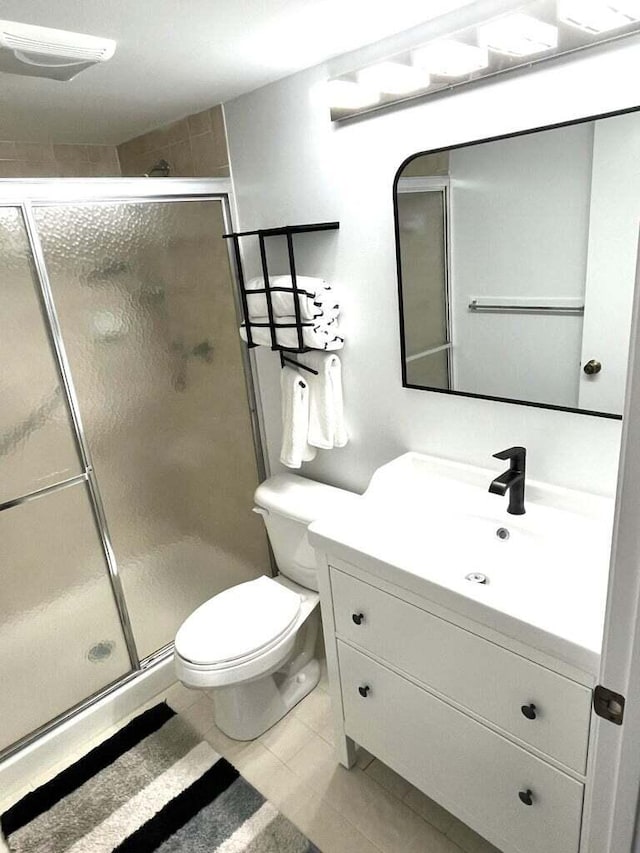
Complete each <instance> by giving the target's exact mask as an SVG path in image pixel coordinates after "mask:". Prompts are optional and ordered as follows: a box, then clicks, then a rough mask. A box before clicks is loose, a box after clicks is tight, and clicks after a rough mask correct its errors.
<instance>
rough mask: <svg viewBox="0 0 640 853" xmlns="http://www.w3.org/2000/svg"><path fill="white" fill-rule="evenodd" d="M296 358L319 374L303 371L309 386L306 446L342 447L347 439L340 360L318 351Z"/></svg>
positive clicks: (328, 448) (327, 448)
mask: <svg viewBox="0 0 640 853" xmlns="http://www.w3.org/2000/svg"><path fill="white" fill-rule="evenodd" d="M296 359H297V360H298V361H299V362H300V363H301V364H306V365H307V367H312V368H313V369H314V370H317V371H318V375H317V376H315V375H314V374H313V373H308V374H307V372H306V371H305V379H306V380H307V381H308V383H309V433H308V441H309V444H311V445H313V447H321V448H323V449H325V450H330V449H331V448H332V447H344V446H345V444H346V443H347V441H348V440H349V436H348V435H347V431H346V428H345V424H344V405H343V400H342V367H341V365H340V359H339V358H338V356H337V355H327V354H325V353H321V352H306V353H300V354H299V355H296Z"/></svg>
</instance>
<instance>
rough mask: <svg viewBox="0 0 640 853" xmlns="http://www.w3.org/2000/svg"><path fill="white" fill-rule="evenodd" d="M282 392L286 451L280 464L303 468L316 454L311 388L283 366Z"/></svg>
mask: <svg viewBox="0 0 640 853" xmlns="http://www.w3.org/2000/svg"><path fill="white" fill-rule="evenodd" d="M280 390H281V392H282V448H281V450H280V461H281V462H282V464H283V465H286V466H287V467H288V468H300V466H301V465H302V463H303V462H309V461H311V459H313V458H314V457H315V455H316V450H315V448H314V447H309V444H308V442H307V435H308V431H309V386H308V384H307V382H306V380H305V379H303V378H302V376H301V375H300V373H298V371H297V370H294V369H293V368H292V367H286V366H285V367H283V368H282V370H281V371H280Z"/></svg>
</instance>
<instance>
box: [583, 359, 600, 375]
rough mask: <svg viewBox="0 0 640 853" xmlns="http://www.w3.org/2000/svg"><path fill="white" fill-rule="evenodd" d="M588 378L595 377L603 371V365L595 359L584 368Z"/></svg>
mask: <svg viewBox="0 0 640 853" xmlns="http://www.w3.org/2000/svg"><path fill="white" fill-rule="evenodd" d="M582 369H583V370H584V372H585V373H586V374H587V376H595V375H596V373H600V371H601V370H602V364H601V363H600V362H599V361H598V360H597V359H595V358H592V359H590V360H589V361H588V362H587V363H586V364H585V366H584V367H583V368H582Z"/></svg>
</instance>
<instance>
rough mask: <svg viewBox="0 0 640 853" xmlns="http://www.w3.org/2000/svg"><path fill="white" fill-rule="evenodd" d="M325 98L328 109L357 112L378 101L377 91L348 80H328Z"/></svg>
mask: <svg viewBox="0 0 640 853" xmlns="http://www.w3.org/2000/svg"><path fill="white" fill-rule="evenodd" d="M326 96H327V103H328V105H329V107H330V108H331V109H337V110H358V109H361V108H362V107H368V106H371V105H372V104H377V103H378V101H379V100H380V92H379V91H376V90H375V89H371V88H369V87H367V86H363V85H361V84H360V83H355V82H352V81H350V80H329V82H328V83H327V85H326Z"/></svg>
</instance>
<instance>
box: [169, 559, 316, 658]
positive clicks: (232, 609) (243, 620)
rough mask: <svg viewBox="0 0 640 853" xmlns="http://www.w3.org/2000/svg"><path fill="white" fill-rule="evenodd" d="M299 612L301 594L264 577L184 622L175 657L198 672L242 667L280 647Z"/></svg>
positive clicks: (229, 591) (235, 589)
mask: <svg viewBox="0 0 640 853" xmlns="http://www.w3.org/2000/svg"><path fill="white" fill-rule="evenodd" d="M300 608H301V598H300V596H299V595H298V594H296V593H295V592H294V591H293V590H291V589H288V588H287V587H286V586H283V585H282V584H281V583H278V582H277V581H274V580H273V579H272V578H268V577H266V576H265V575H263V576H262V577H259V578H257V579H256V580H252V581H247V582H246V583H242V584H238V585H237V586H234V587H231V588H230V589H227V590H224V592H221V593H219V594H218V595H216V596H214V597H213V598H210V599H209V601H205V603H204V604H202V605H200V607H198V609H197V610H195V611H194V612H193V613H192V614H191V616H189V617H188V618H187V619H186V620H185V622H183V624H182V626H181V627H180V629H179V631H178V633H177V635H176V639H175V650H176V653H177V654H178V655H179V656H180V658H182V660H183V661H185V662H187V663H189V664H191V665H193V666H195V667H197V668H201V667H202V668H204V669H207V670H212V669H219V668H227V667H231V666H238V665H240V664H243V663H246V662H249V661H251V660H253V659H254V658H257V657H260V656H262V655H264V654H265V652H267V651H268V650H269V649H270V648H271V647H273V646H277V645H278V644H279V643H280V642H281V640H282V639H283V638H284V637H285V635H287V633H289V632H290V631H291V629H292V626H294V625H295V624H296V623H297V621H298V617H299V615H300Z"/></svg>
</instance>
